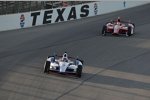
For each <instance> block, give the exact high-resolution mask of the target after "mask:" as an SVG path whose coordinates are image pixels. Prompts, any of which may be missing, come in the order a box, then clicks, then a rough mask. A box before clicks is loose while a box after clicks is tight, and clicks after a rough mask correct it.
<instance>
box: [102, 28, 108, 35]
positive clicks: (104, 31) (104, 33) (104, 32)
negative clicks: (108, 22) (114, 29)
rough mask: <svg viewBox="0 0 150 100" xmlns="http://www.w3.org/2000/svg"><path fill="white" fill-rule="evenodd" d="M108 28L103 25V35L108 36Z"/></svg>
mask: <svg viewBox="0 0 150 100" xmlns="http://www.w3.org/2000/svg"><path fill="white" fill-rule="evenodd" d="M106 28H107V27H106V26H103V28H102V35H103V36H106Z"/></svg>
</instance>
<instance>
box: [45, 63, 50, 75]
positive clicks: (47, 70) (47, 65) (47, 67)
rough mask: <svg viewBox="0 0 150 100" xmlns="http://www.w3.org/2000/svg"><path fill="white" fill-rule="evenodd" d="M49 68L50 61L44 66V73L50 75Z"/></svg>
mask: <svg viewBox="0 0 150 100" xmlns="http://www.w3.org/2000/svg"><path fill="white" fill-rule="evenodd" d="M49 66H50V61H46V62H45V66H44V73H48V72H49Z"/></svg>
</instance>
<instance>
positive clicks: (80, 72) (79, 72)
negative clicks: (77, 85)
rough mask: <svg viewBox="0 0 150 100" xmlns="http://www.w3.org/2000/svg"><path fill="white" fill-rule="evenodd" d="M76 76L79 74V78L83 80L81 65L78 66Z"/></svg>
mask: <svg viewBox="0 0 150 100" xmlns="http://www.w3.org/2000/svg"><path fill="white" fill-rule="evenodd" d="M76 74H77V77H79V78H81V75H82V66H81V65H78V68H77V71H76Z"/></svg>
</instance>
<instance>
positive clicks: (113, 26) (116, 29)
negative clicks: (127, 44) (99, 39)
mask: <svg viewBox="0 0 150 100" xmlns="http://www.w3.org/2000/svg"><path fill="white" fill-rule="evenodd" d="M134 30H135V25H134V23H131V22H130V21H128V22H127V21H120V20H119V21H118V20H117V21H110V22H107V23H106V24H105V25H104V26H103V28H102V35H103V36H105V35H106V34H107V33H111V34H112V35H122V34H124V35H126V36H131V35H133V34H134Z"/></svg>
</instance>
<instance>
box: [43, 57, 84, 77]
mask: <svg viewBox="0 0 150 100" xmlns="http://www.w3.org/2000/svg"><path fill="white" fill-rule="evenodd" d="M82 65H83V61H82V60H79V59H75V58H72V57H68V59H67V60H64V59H62V56H49V57H47V59H46V62H45V64H44V73H49V71H53V72H58V73H70V74H75V75H76V76H77V77H81V74H82V67H83V66H82Z"/></svg>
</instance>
